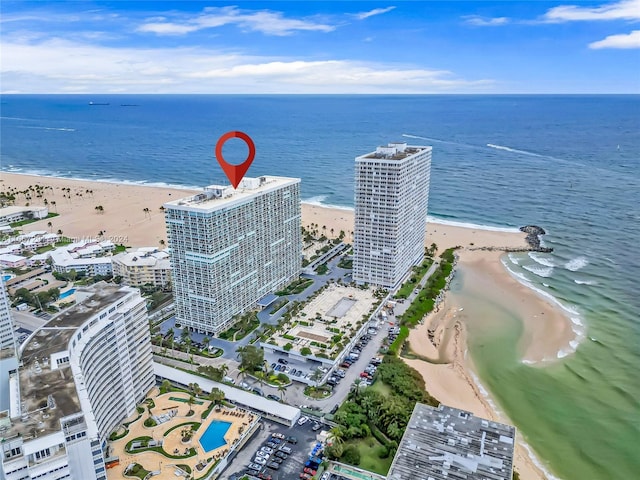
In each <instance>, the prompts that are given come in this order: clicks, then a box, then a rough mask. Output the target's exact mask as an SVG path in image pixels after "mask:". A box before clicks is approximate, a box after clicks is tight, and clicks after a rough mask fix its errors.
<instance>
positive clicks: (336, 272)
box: [154, 259, 438, 413]
mask: <svg viewBox="0 0 640 480" xmlns="http://www.w3.org/2000/svg"><path fill="white" fill-rule="evenodd" d="M338 261H339V259H334V260H333V261H332V262H330V263H329V265H330V270H329V272H328V273H327V274H326V275H323V276H316V275H314V276H308V275H305V277H308V278H313V279H314V283H313V285H312V286H311V287H309V288H307V289H306V290H305V291H304V292H302V293H301V294H297V295H289V296H288V297H287V298H289V299H290V301H294V300H300V301H304V300H305V299H306V298H308V297H309V296H310V295H311V294H312V293H313V292H315V291H316V290H318V289H319V288H320V287H322V286H323V285H324V284H325V283H326V282H327V281H330V280H331V279H336V278H340V277H344V276H345V275H349V274H350V270H344V269H341V268H337V266H336V264H337V263H338ZM437 266H438V262H437V261H436V262H434V263H433V265H431V267H429V269H428V270H427V272H426V273H425V275H424V277H423V278H422V280H421V281H420V282H419V283H418V285H419V287H416V288H422V287H424V285H425V284H426V282H427V280H428V279H429V277H430V276H431V275H433V273H434V272H435V270H436V268H437ZM416 296H417V294H416V293H415V289H414V291H412V292H411V294H410V295H409V297H408V298H407V299H406V300H405V301H404V302H403V303H397V304H396V306H395V307H394V313H395V314H394V315H389V317H388V318H387V321H386V322H380V326H379V329H378V332H377V334H376V335H374V336H373V337H372V338H371V340H370V341H369V343H368V344H367V346H366V347H365V348H364V349H363V350H362V352H361V353H360V357H359V359H358V361H357V362H354V363H353V364H352V365H351V367H350V368H349V369H347V373H346V375H345V378H343V379H342V380H341V381H340V383H338V385H336V387H335V388H334V390H333V393H332V394H331V396H330V397H329V398H326V399H323V400H314V399H311V398H309V397H307V396H306V395H304V387H305V386H306V385H304V384H301V383H300V382H295V381H294V382H293V383H292V385H291V386H289V387H287V390H286V392H284V393H283V394H282V398H283V400H284V402H285V403H288V404H289V405H294V406H300V405H308V406H314V407H318V408H320V409H321V410H322V411H323V412H325V413H326V412H329V411H330V410H331V409H332V408H333V407H334V406H335V405H340V404H341V403H342V402H344V400H345V399H346V398H347V396H348V395H349V391H350V390H351V387H352V385H353V383H354V381H355V380H356V379H357V378H360V373H362V372H363V371H364V369H365V368H366V366H367V364H368V363H369V362H370V361H371V358H373V357H375V356H377V355H378V352H379V350H380V348H381V346H382V343H383V341H384V339H385V338H386V336H387V329H388V327H389V326H390V325H391V324H394V325H395V324H397V318H398V317H400V316H401V315H402V314H403V313H404V312H405V311H406V310H407V308H409V306H410V305H411V302H412V301H413V300H414V299H415V297H416ZM284 311H285V309H282V310H281V311H280V312H279V313H278V315H273V314H272V313H271V312H270V310H269V309H265V310H264V311H262V312H260V314H259V318H261V322H263V319H266V321H264V323H276V322H277V319H278V318H279V317H280V315H282V314H283V313H284ZM172 322H173V320H172ZM165 325H167V322H165V324H163V327H164V326H165ZM168 328H171V327H168V326H167V327H166V328H163V330H164V331H166V330H168ZM174 330H176V332H177V333H178V332H179V330H177V329H174ZM191 336H192V338H193V339H195V340H197V341H201V340H202V338H203V337H204V336H205V335H203V334H198V333H192V334H191ZM176 337H177V338H179V334H177V335H176ZM250 337H251V335H248V336H247V337H245V338H244V339H242V340H240V341H238V342H229V341H226V340H220V339H212V340H211V341H210V345H213V346H216V347H218V348H222V349H224V351H225V353H224V354H223V356H222V357H219V358H216V359H205V358H203V357H199V360H201V361H202V363H203V364H205V365H214V366H218V365H220V364H222V363H226V364H227V365H228V366H229V372H228V373H227V376H229V377H231V378H233V379H239V370H238V365H239V363H238V359H237V354H236V349H237V348H238V347H239V346H244V345H246V344H247V343H249V339H250ZM154 351H160V349H159V348H158V347H154ZM171 355H172V356H174V357H176V358H183V359H187V360H188V358H189V356H188V355H187V354H185V353H182V352H178V351H175V352H171ZM156 360H157V361H160V362H162V363H165V364H167V365H171V366H177V367H180V368H187V369H193V370H195V368H196V366H190V364H188V363H185V362H180V361H176V360H173V359H169V358H166V357H156ZM243 380H244V381H245V382H246V383H248V384H249V385H250V386H251V387H254V386H255V387H259V388H260V389H261V390H262V391H263V392H264V394H265V395H269V394H273V395H276V396H278V397H280V396H281V392H278V389H277V388H276V387H271V386H269V385H266V384H260V382H259V381H258V380H255V379H253V378H251V377H246V378H244V379H243Z"/></svg>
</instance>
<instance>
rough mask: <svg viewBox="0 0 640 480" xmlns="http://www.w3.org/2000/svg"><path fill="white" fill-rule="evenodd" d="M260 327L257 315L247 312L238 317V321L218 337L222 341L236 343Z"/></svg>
mask: <svg viewBox="0 0 640 480" xmlns="http://www.w3.org/2000/svg"><path fill="white" fill-rule="evenodd" d="M258 325H260V320H258V314H257V313H256V312H247V313H245V314H244V315H242V316H241V317H240V319H239V320H238V321H237V322H236V323H234V324H233V326H232V327H231V328H229V329H228V330H225V331H224V332H221V333H220V334H219V335H218V337H219V338H221V339H222V340H231V341H233V342H236V341H238V340H242V339H243V338H244V337H246V336H247V335H249V334H250V333H251V332H253V331H254V330H255V329H256V328H258Z"/></svg>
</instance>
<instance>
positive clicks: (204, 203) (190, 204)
mask: <svg viewBox="0 0 640 480" xmlns="http://www.w3.org/2000/svg"><path fill="white" fill-rule="evenodd" d="M299 182H300V179H299V178H289V177H274V176H262V177H256V178H249V177H247V178H243V179H242V181H241V182H240V184H239V185H238V188H237V189H234V188H233V187H232V186H231V185H210V186H208V187H205V188H204V190H203V192H202V193H198V194H196V195H192V196H191V197H186V198H181V199H179V200H174V201H172V202H167V203H165V204H164V207H165V208H168V209H178V210H205V211H206V210H209V211H215V210H219V209H221V208H224V207H229V206H233V205H234V204H236V203H242V201H244V200H248V199H250V198H252V197H256V196H258V195H259V194H262V193H266V192H269V191H272V190H276V189H278V188H282V187H285V186H288V185H294V184H296V183H299Z"/></svg>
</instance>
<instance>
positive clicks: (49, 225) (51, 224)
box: [47, 222, 53, 231]
mask: <svg viewBox="0 0 640 480" xmlns="http://www.w3.org/2000/svg"><path fill="white" fill-rule="evenodd" d="M47 227H49V231H51V227H53V223H51V222H47Z"/></svg>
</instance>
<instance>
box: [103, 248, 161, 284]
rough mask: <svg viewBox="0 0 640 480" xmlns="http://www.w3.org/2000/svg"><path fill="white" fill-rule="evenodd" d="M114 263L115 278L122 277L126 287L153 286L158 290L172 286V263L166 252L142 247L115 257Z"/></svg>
mask: <svg viewBox="0 0 640 480" xmlns="http://www.w3.org/2000/svg"><path fill="white" fill-rule="evenodd" d="M112 263H113V276H114V277H121V278H122V281H123V283H124V284H125V285H131V286H134V287H141V286H143V285H153V286H154V287H157V288H167V287H168V286H170V285H171V261H170V260H169V254H168V253H167V252H166V251H159V250H158V249H157V248H155V247H142V248H138V249H136V250H131V251H129V252H123V253H119V254H117V255H114V256H113V257H112Z"/></svg>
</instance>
